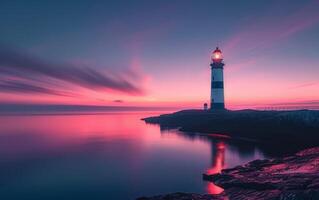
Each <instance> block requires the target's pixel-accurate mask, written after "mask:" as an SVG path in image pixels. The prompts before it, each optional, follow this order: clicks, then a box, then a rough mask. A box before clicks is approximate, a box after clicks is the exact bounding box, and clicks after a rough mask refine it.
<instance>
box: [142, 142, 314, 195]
mask: <svg viewBox="0 0 319 200" xmlns="http://www.w3.org/2000/svg"><path fill="white" fill-rule="evenodd" d="M203 178H204V179H206V180H210V181H212V182H214V183H215V184H216V185H218V186H220V187H222V188H223V189H224V191H223V192H222V193H221V194H219V195H208V194H190V193H172V194H166V195H158V196H154V197H141V198H138V200H231V199H236V200H237V199H239V200H249V199H252V200H277V199H278V200H297V199H300V200H307V199H309V200H310V199H313V200H315V199H319V147H316V148H311V149H307V150H303V151H300V152H298V153H296V154H294V155H292V156H287V157H282V158H275V159H268V160H255V161H252V162H250V163H248V164H246V165H243V166H238V167H235V168H232V169H224V170H222V171H221V173H219V174H214V175H205V174H204V175H203Z"/></svg>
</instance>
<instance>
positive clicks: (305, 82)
mask: <svg viewBox="0 0 319 200" xmlns="http://www.w3.org/2000/svg"><path fill="white" fill-rule="evenodd" d="M318 10H319V0H303V1H299V0H296V1H293V0H285V1H281V0H279V1H277V0H276V1H273V0H260V1H253V0H251V1H230V0H225V1H215V0H207V1H205V0H201V1H196V0H193V1H190V0H161V1H152V0H148V1H141V0H136V1H121V0H117V1H94V0H90V1H89V0H87V1H81V0H76V1H73V0H68V1H45V0H44V1H37V0H29V1H24V0H23V1H16V0H8V1H6V0H2V1H1V2H0V27H1V29H0V102H1V103H17V104H63V105H65V104H66V105H99V106H101V105H106V106H166V107H167V106H173V107H189V108H197V107H202V105H203V103H205V102H209V98H210V66H209V64H210V56H211V53H212V51H213V50H214V49H215V48H216V46H218V47H219V48H220V49H221V50H222V52H223V57H224V63H225V67H224V84H225V103H226V106H227V107H228V108H237V107H241V108H243V107H246V108H252V107H258V106H260V107H267V106H276V105H277V106H287V105H299V106H301V107H302V106H309V105H311V106H319V92H318V91H319V12H318Z"/></svg>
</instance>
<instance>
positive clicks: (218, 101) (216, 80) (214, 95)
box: [210, 47, 225, 110]
mask: <svg viewBox="0 0 319 200" xmlns="http://www.w3.org/2000/svg"><path fill="white" fill-rule="evenodd" d="M224 65H225V64H224V63H223V55H222V51H221V50H220V49H219V48H218V47H216V49H215V51H214V52H213V54H212V58H211V63H210V66H211V71H212V73H211V97H210V109H211V110H223V109H225V103H224V75H223V71H224Z"/></svg>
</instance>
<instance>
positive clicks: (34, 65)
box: [0, 46, 144, 96]
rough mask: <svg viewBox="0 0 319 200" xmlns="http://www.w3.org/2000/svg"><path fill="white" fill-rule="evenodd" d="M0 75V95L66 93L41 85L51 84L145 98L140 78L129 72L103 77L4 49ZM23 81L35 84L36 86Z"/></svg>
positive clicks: (1, 49) (0, 56)
mask: <svg viewBox="0 0 319 200" xmlns="http://www.w3.org/2000/svg"><path fill="white" fill-rule="evenodd" d="M0 72H1V76H0V92H1V91H2V92H14V93H17V92H21V93H30V92H33V93H45V94H51V95H63V96H64V95H65V94H66V93H64V92H58V91H56V90H55V89H52V88H48V87H49V86H48V84H43V83H47V82H48V81H49V80H50V81H51V82H52V81H53V80H54V81H55V82H59V81H60V82H64V83H69V84H73V85H76V86H80V87H83V88H86V89H90V90H98V91H118V92H122V93H126V94H129V95H143V94H144V90H143V88H142V86H141V85H139V83H138V81H139V80H138V79H139V78H140V75H136V74H134V73H131V72H130V73H127V74H116V73H114V72H109V73H102V72H100V71H98V70H96V69H94V68H92V67H79V66H75V65H72V64H60V63H53V62H46V61H43V60H42V59H39V58H36V57H33V56H30V55H28V54H26V53H22V52H21V51H17V50H15V49H12V48H7V47H4V46H0ZM12 77H13V79H14V80H12ZM26 80H27V81H31V82H32V81H33V82H36V83H37V85H35V84H34V83H33V84H32V83H31V82H26ZM39 84H40V85H39ZM41 84H42V85H41ZM60 85H61V84H60ZM62 85H63V84H62ZM61 89H63V88H61Z"/></svg>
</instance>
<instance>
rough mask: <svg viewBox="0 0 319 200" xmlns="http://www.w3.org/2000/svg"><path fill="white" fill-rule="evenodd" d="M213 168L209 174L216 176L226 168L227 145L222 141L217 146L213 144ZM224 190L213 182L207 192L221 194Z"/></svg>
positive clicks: (209, 184)
mask: <svg viewBox="0 0 319 200" xmlns="http://www.w3.org/2000/svg"><path fill="white" fill-rule="evenodd" d="M212 148H213V150H212V167H211V168H209V169H208V170H207V171H206V173H207V174H216V173H220V172H221V170H222V169H223V168H224V167H225V144H224V142H222V141H218V142H217V143H215V144H212ZM222 191H224V190H223V188H221V187H218V186H217V185H215V184H214V183H212V182H209V183H208V184H207V192H208V193H209V194H219V193H221V192H222Z"/></svg>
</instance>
